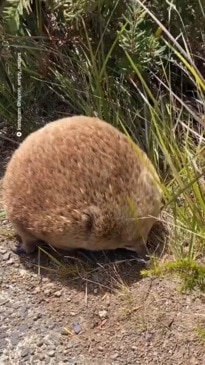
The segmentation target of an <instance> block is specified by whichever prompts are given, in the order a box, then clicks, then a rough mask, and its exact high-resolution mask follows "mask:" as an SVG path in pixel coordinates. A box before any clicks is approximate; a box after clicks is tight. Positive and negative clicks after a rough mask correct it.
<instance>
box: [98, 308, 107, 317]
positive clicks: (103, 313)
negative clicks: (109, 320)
mask: <svg viewBox="0 0 205 365" xmlns="http://www.w3.org/2000/svg"><path fill="white" fill-rule="evenodd" d="M107 314H108V313H107V311H106V310H102V311H99V312H98V315H99V317H100V318H101V319H104V318H106V317H107Z"/></svg>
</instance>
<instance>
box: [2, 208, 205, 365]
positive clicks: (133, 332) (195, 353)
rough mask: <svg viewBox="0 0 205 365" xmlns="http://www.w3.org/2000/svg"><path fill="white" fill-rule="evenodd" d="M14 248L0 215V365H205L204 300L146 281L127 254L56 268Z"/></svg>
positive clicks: (82, 257) (168, 283)
mask: <svg viewBox="0 0 205 365" xmlns="http://www.w3.org/2000/svg"><path fill="white" fill-rule="evenodd" d="M0 204H1V203H0ZM0 212H1V205H0ZM13 244H14V237H13V232H12V228H11V226H10V224H9V223H8V222H7V221H6V220H5V218H4V216H3V215H1V213H0V283H1V286H0V365H1V364H2V365H7V364H8V365H13V364H14V365H23V364H32V365H33V364H45V365H46V364H59V365H60V364H68V365H88V364H93V365H122V364H123V365H124V364H126V365H134V364H136V365H137V364H142V365H148V364H149V365H165V364H167V365H180V364H183V365H184V364H187V365H189V364H190V365H202V364H205V295H204V294H201V293H193V294H190V295H185V294H181V293H179V291H178V288H179V283H178V282H177V281H176V280H175V279H172V280H168V279H160V280H159V279H154V280H151V279H148V278H146V279H142V278H140V275H139V272H140V269H142V267H143V266H142V264H140V263H139V260H137V258H136V257H133V256H130V255H131V254H128V253H127V251H126V252H125V251H123V250H122V251H116V252H112V253H109V254H103V253H99V254H95V255H94V254H91V253H90V254H85V252H78V253H76V254H75V255H74V258H72V259H71V258H69V257H67V258H63V257H61V256H59V254H57V253H56V254H54V253H52V255H53V257H55V258H56V259H57V260H58V261H54V259H51V258H50V257H49V256H48V255H46V254H45V253H42V252H40V251H39V252H38V253H37V254H36V255H32V256H27V257H26V256H22V257H18V256H16V255H15V254H13V253H12V251H11V246H12V245H13ZM132 255H133V254H132Z"/></svg>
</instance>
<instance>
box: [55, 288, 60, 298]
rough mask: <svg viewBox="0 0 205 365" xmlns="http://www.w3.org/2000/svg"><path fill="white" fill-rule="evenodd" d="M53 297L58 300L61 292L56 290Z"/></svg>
mask: <svg viewBox="0 0 205 365" xmlns="http://www.w3.org/2000/svg"><path fill="white" fill-rule="evenodd" d="M54 295H55V297H57V298H60V297H61V295H62V290H58V291H56V292H55V293H54Z"/></svg>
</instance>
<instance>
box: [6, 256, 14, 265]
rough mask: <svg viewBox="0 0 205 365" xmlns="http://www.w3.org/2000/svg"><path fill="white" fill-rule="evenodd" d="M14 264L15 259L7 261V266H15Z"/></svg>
mask: <svg viewBox="0 0 205 365" xmlns="http://www.w3.org/2000/svg"><path fill="white" fill-rule="evenodd" d="M13 263H14V259H13V258H12V257H11V258H10V259H9V260H8V261H7V264H8V265H13Z"/></svg>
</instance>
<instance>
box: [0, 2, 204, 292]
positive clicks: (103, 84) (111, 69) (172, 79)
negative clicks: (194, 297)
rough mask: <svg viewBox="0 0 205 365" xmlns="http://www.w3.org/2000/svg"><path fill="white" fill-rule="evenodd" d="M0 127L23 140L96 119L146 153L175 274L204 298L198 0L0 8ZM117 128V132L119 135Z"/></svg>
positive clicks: (157, 270)
mask: <svg viewBox="0 0 205 365" xmlns="http://www.w3.org/2000/svg"><path fill="white" fill-rule="evenodd" d="M0 10H1V17H0V38H1V44H2V47H1V53H0V55H1V57H0V123H1V124H2V125H3V126H5V127H6V128H7V131H8V132H7V133H10V135H13V133H15V132H16V129H17V106H16V101H17V93H18V85H17V71H18V62H17V59H18V53H19V54H20V58H21V68H22V79H21V80H22V85H21V86H22V89H21V93H22V98H21V111H22V132H23V135H24V136H25V135H26V134H28V133H29V132H30V131H32V130H34V129H36V128H38V127H39V126H41V125H42V123H43V122H46V121H49V120H53V119H55V118H59V117H61V116H65V115H69V114H85V115H97V116H99V117H100V118H103V119H105V120H107V121H109V122H110V123H112V124H113V125H115V126H117V127H118V128H123V127H125V128H126V130H127V131H128V133H129V134H130V136H131V137H132V138H133V139H134V140H135V141H136V142H137V143H139V145H140V146H141V147H142V148H144V149H145V151H146V152H147V154H148V155H149V157H150V159H151V160H152V162H153V163H154V165H155V167H156V169H157V170H158V172H159V174H160V176H161V179H162V181H163V190H164V194H165V200H166V205H165V209H166V210H167V211H168V212H169V214H170V215H171V216H172V217H173V226H172V227H171V229H172V238H171V241H170V250H171V253H172V254H173V255H172V257H173V262H171V263H169V264H163V268H162V266H160V264H159V266H158V268H156V267H155V268H154V269H153V271H152V269H151V270H150V271H149V272H147V273H150V274H165V273H167V274H169V273H173V272H176V273H178V274H179V275H180V277H181V278H182V279H183V280H184V281H185V286H186V287H188V288H194V287H196V286H199V287H200V289H202V290H203V289H204V285H205V283H204V280H205V273H204V267H203V266H202V263H203V262H202V256H203V253H204V248H205V225H204V220H205V199H204V191H205V185H204V179H203V173H204V168H203V166H204V122H205V112H204V109H205V108H204V107H205V80H204V62H205V47H204V39H205V7H204V5H203V2H202V1H201V0H195V2H193V1H191V0H180V1H179V0H172V1H159V0H152V1H140V0H133V1H131V0H130V1H123V0H117V1H110V0H101V1H96V0H92V1H86V0H84V1H82V0H81V1H80V0H74V1H60V0H48V1H40V0H39V1H34V2H32V1H28V0H27V1H25V0H24V1H23V0H21V1H4V2H3V3H2V5H1V8H0ZM122 126H123V127H122Z"/></svg>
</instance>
